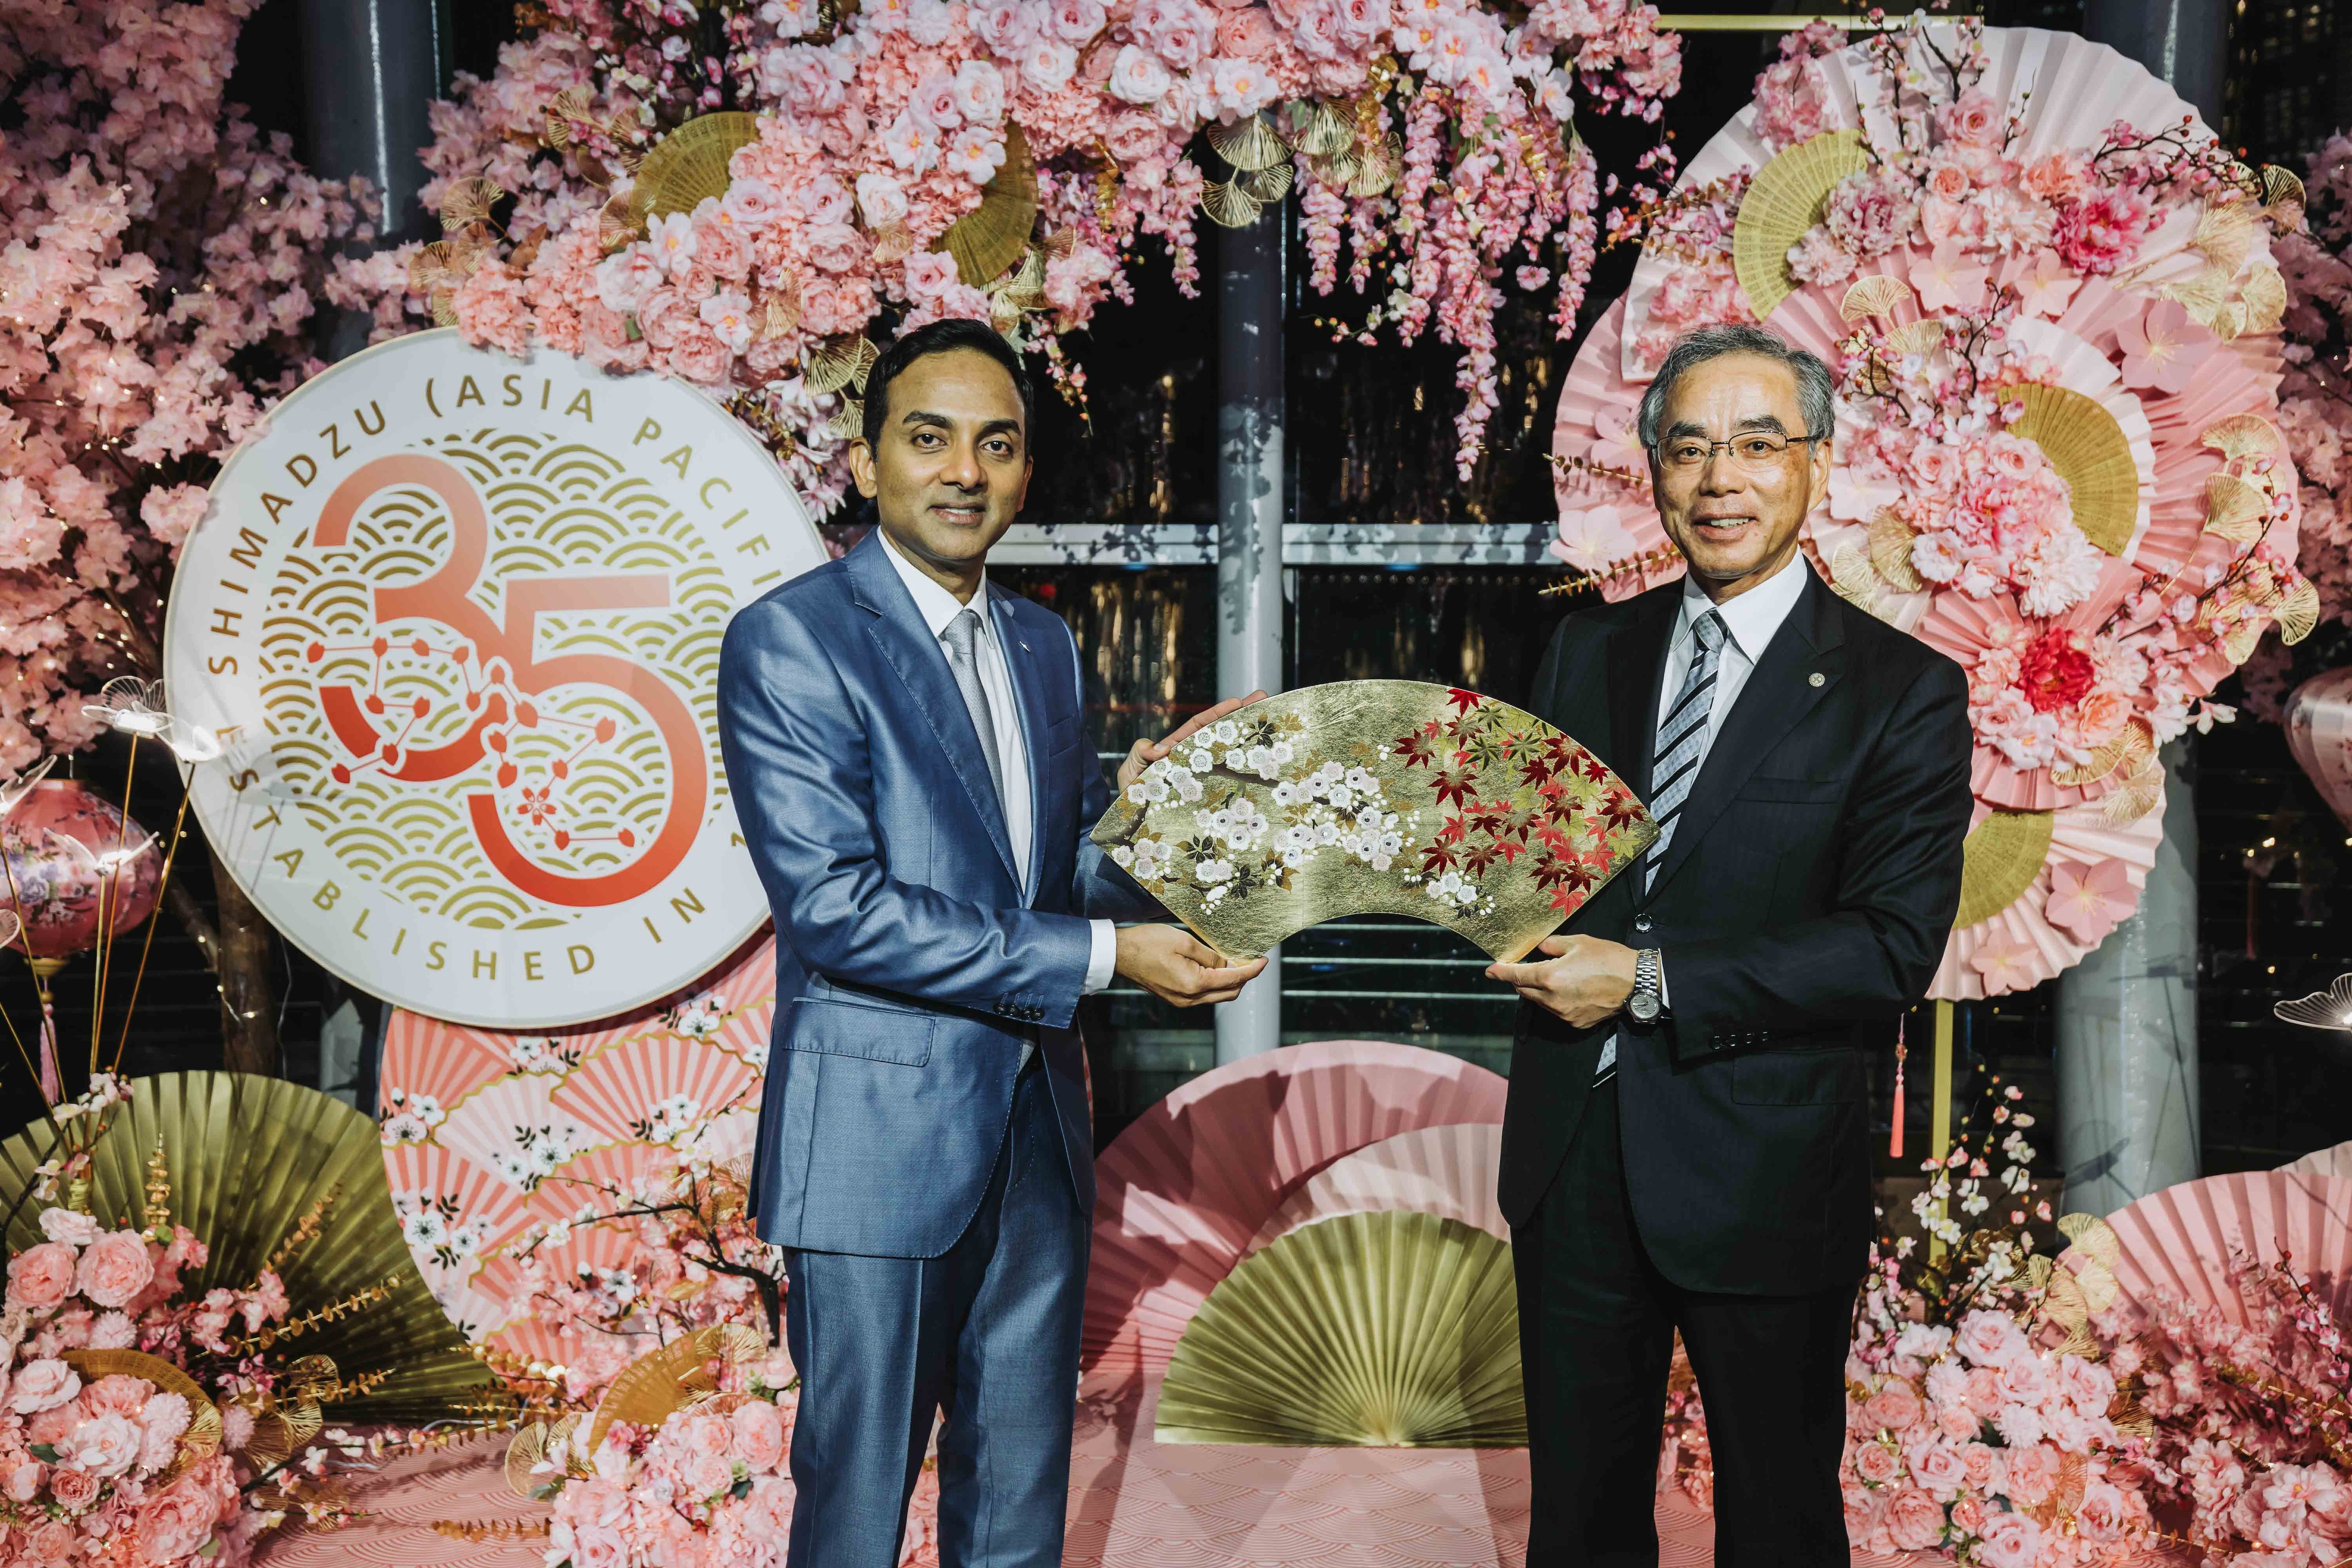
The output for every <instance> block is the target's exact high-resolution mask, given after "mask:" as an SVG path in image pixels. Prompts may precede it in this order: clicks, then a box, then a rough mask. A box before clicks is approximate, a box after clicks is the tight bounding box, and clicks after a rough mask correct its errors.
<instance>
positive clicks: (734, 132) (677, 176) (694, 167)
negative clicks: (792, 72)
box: [629, 109, 760, 226]
mask: <svg viewBox="0 0 2352 1568" xmlns="http://www.w3.org/2000/svg"><path fill="white" fill-rule="evenodd" d="M759 139H760V117H759V116H758V115H756V114H751V113H748V112H746V111H744V110H740V109H730V110H719V112H717V113H715V114H701V115H697V116H696V117H695V118H694V119H692V120H689V121H687V122H686V123H685V124H683V125H681V126H679V127H678V128H677V130H675V131H673V132H670V133H669V134H668V135H667V136H665V137H663V138H662V139H661V140H660V141H659V142H655V143H654V146H653V151H651V152H649V153H646V160H645V162H644V163H640V164H639V165H637V184H636V188H635V191H634V192H633V193H632V194H631V195H630V197H629V207H630V211H631V212H632V213H633V214H635V217H636V221H637V224H638V226H643V225H644V223H645V221H646V219H647V218H649V217H663V216H667V215H669V214H671V213H690V212H692V211H693V210H694V209H695V208H696V207H697V206H699V205H701V203H702V199H703V198H704V197H705V196H723V195H726V194H727V187H728V185H729V184H730V183H732V181H733V179H734V176H733V175H732V174H729V173H728V171H727V165H728V164H729V163H730V162H732V161H733V159H734V157H735V153H736V151H737V149H739V148H742V147H748V146H750V145H751V143H752V142H757V141H758V140H759Z"/></svg>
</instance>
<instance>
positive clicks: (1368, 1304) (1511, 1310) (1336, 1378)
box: [1154, 1210, 1528, 1448]
mask: <svg viewBox="0 0 2352 1568" xmlns="http://www.w3.org/2000/svg"><path fill="white" fill-rule="evenodd" d="M1154 1436H1157V1437H1158V1439H1159V1440H1160V1442H1162V1443H1277V1444H1286V1445H1305V1446H1313V1447H1369V1448H1416V1447H1443V1448H1508V1447H1518V1446H1520V1445H1522V1444H1524V1443H1525V1442H1526V1441H1527V1440H1528V1433H1527V1403H1526V1398H1525V1395H1524V1394H1523V1393H1522V1392H1521V1389H1520V1386H1519V1313H1518V1303H1517V1296H1516V1295H1515V1294H1514V1290H1513V1286H1512V1277H1511V1248H1510V1246H1509V1244H1508V1243H1507V1242H1502V1241H1498V1240H1496V1238H1495V1237H1492V1236H1489V1235H1488V1234H1486V1232H1485V1231H1483V1230H1477V1229H1475V1228H1473V1227H1472V1226H1466V1225H1464V1224H1463V1223H1461V1222H1460V1221H1459V1220H1452V1219H1445V1218H1442V1217H1441V1216H1439V1215H1431V1214H1415V1213H1412V1212H1411V1211H1408V1210H1391V1211H1389V1212H1386V1213H1379V1214H1350V1215H1339V1216H1336V1217H1334V1218H1331V1219H1326V1220H1322V1221H1319V1222H1318V1223H1317V1224H1314V1225H1310V1226H1306V1227H1305V1228H1304V1229H1301V1230H1295V1231H1293V1232H1291V1233H1290V1234H1289V1235H1287V1236H1286V1237H1283V1238H1282V1239H1281V1240H1279V1241H1276V1243H1274V1244H1273V1245H1272V1246H1270V1247H1267V1248H1265V1251H1263V1252H1259V1253H1255V1254H1253V1255H1252V1256H1251V1257H1249V1258H1245V1259H1244V1260H1243V1262H1242V1264H1241V1266H1240V1267H1239V1268H1235V1269H1234V1271H1233V1272H1232V1273H1231V1274H1229V1275H1227V1276H1226V1277H1225V1279H1224V1280H1223V1282H1222V1283H1221V1284H1219V1285H1218V1287H1217V1288H1216V1289H1214V1290H1213V1291H1211V1292H1210V1293H1209V1299H1208V1300H1206V1301H1203V1302H1202V1304H1201V1310H1200V1311H1199V1313H1198V1314H1196V1315H1195V1316H1194V1318H1193V1319H1192V1326H1191V1327H1190V1328H1188V1329H1186V1330H1185V1331H1184V1337H1183V1339H1182V1340H1181V1342H1178V1344H1177V1346H1176V1354H1175V1357H1174V1359H1172V1360H1171V1362H1170V1363H1168V1376H1167V1379H1166V1381H1165V1382H1164V1383H1163V1384H1161V1386H1160V1413H1159V1419H1158V1425H1157V1428H1156V1430H1155V1432H1154Z"/></svg>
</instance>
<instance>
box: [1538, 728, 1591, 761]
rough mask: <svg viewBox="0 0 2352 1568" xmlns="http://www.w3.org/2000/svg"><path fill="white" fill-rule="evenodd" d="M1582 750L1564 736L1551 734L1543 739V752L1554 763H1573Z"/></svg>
mask: <svg viewBox="0 0 2352 1568" xmlns="http://www.w3.org/2000/svg"><path fill="white" fill-rule="evenodd" d="M1583 750H1584V748H1583V747H1581V746H1580V745H1578V744H1577V743H1576V742H1574V741H1571V740H1570V739H1569V738H1568V737H1567V736H1565V735H1559V734H1553V735H1546V736H1545V737H1544V752H1545V754H1546V755H1548V756H1549V757H1550V758H1551V760H1552V761H1553V762H1555V763H1573V762H1575V761H1576V758H1577V754H1578V753H1579V752H1581V751H1583Z"/></svg>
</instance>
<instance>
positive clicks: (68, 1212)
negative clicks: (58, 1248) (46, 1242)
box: [41, 1208, 106, 1247]
mask: <svg viewBox="0 0 2352 1568" xmlns="http://www.w3.org/2000/svg"><path fill="white" fill-rule="evenodd" d="M41 1234H42V1235H43V1236H46V1237H48V1238H49V1239H50V1240H51V1241H62V1242H64V1243H65V1244H66V1245H67V1246H68V1247H88V1246H89V1244H90V1243H91V1242H93V1241H96V1240H97V1239H98V1238H99V1237H101V1236H104V1235H105V1234H106V1227H105V1226H102V1225H100V1224H99V1223H98V1221H96V1220H94V1219H92V1218H90V1217H89V1215H86V1214H81V1213H79V1212H78V1211H76V1210H73V1209H60V1208H46V1209H43V1210H42V1211H41Z"/></svg>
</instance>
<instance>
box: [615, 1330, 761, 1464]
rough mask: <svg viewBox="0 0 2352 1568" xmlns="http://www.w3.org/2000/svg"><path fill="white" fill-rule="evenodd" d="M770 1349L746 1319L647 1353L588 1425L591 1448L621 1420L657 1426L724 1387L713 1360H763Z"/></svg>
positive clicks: (624, 1375) (620, 1380)
mask: <svg viewBox="0 0 2352 1568" xmlns="http://www.w3.org/2000/svg"><path fill="white" fill-rule="evenodd" d="M767 1352H768V1342H767V1341H766V1340H765V1339H764V1338H762V1337H761V1333H760V1331H759V1330H757V1329H754V1328H751V1327H749V1326H747V1325H745V1324H742V1323H712V1324H710V1325H709V1326H708V1327H706V1328H700V1329H697V1330H695V1331H694V1332H692V1333H690V1334H688V1335H687V1336H685V1337H684V1338H683V1339H676V1340H672V1341H671V1342H669V1343H667V1344H666V1345H661V1346H658V1347H656V1349H653V1350H650V1351H647V1352H646V1353H645V1354H643V1355H641V1356H639V1357H638V1358H637V1359H636V1360H635V1361H633V1362H631V1363H629V1364H628V1365H627V1366H626V1367H625V1368H623V1369H622V1371H621V1375H620V1376H618V1377H616V1378H614V1380H613V1386H612V1387H610V1388H608V1389H606V1390H605V1391H604V1398H603V1399H601V1400H599V1401H598V1402H597V1404H596V1414H595V1415H593V1417H591V1418H590V1420H589V1423H588V1447H587V1452H589V1453H591V1454H593V1453H594V1452H595V1451H596V1446H597V1445H598V1444H600V1443H602V1442H603V1441H604V1433H605V1430H606V1428H608V1427H610V1426H612V1425H613V1423H614V1422H615V1421H626V1422H627V1423H629V1424H630V1425H631V1426H645V1427H648V1428H650V1427H655V1426H660V1425H661V1424H662V1423H663V1422H665V1421H667V1420H668V1419H669V1418H670V1416H671V1415H674V1414H675V1413H677V1411H679V1410H682V1409H684V1408H685V1407H686V1406H687V1405H690V1404H692V1403H693V1402H694V1401H695V1400H696V1399H698V1398H699V1397H701V1396H702V1395H703V1394H713V1393H716V1392H717V1391H718V1388H719V1380H718V1378H717V1377H716V1376H714V1375H713V1374H712V1371H711V1363H713V1362H715V1361H723V1362H728V1363H735V1364H740V1363H744V1362H750V1361H757V1360H759V1359H760V1358H761V1356H763V1355H765V1354H767Z"/></svg>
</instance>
